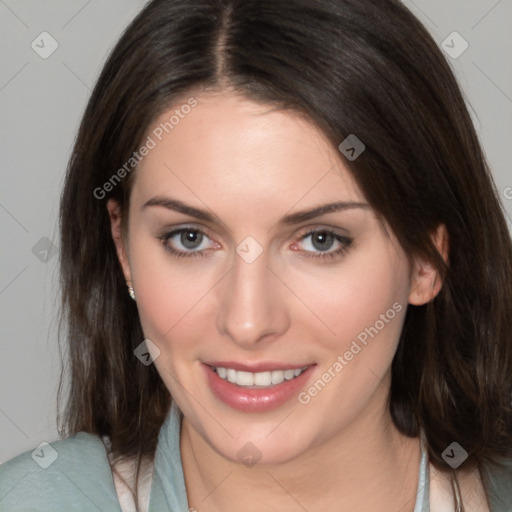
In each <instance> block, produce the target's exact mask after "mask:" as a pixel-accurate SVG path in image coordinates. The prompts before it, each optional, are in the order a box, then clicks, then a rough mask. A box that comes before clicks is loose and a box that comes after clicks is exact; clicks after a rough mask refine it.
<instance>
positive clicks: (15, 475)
mask: <svg viewBox="0 0 512 512" xmlns="http://www.w3.org/2000/svg"><path fill="white" fill-rule="evenodd" d="M0 509H2V510H9V511H13V512H15V511H21V510H24V511H29V510H38V511H46V510H47V511H50V510H51V511H52V512H59V511H66V512H69V511H82V510H83V511H85V510H98V509H99V510H109V511H110V510H112V511H118V512H120V511H121V509H120V506H119V502H118V500H117V498H116V492H115V488H114V483H113V477H112V472H111V469H110V465H109V462H108V457H107V452H106V449H105V446H104V444H103V442H102V441H101V439H100V438H99V437H98V436H95V435H92V434H88V433H86V432H79V433H77V434H74V435H73V436H71V437H69V438H67V439H63V440H60V441H55V442H53V443H49V444H48V443H41V444H40V445H39V446H38V447H37V448H35V449H34V450H29V451H27V452H25V453H22V454H20V455H18V456H16V457H14V458H12V459H11V460H9V461H7V462H5V463H4V464H2V465H0Z"/></svg>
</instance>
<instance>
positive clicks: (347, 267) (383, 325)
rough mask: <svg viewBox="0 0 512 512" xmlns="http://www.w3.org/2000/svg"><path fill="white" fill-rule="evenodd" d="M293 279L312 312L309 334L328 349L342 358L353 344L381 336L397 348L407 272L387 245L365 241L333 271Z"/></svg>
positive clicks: (296, 272)
mask: <svg viewBox="0 0 512 512" xmlns="http://www.w3.org/2000/svg"><path fill="white" fill-rule="evenodd" d="M294 274H295V275H293V276H290V280H291V282H294V283H295V288H294V291H295V292H296V294H297V296H299V297H301V298H302V299H303V302H304V303H305V304H306V305H307V306H308V309H309V310H310V312H311V313H312V314H311V315H309V314H308V315H307V318H308V324H309V329H314V330H315V331H317V333H318V334H317V336H315V338H316V339H317V340H319V342H320V343H321V344H322V345H323V346H324V347H325V348H326V349H328V350H336V351H337V352H338V353H341V354H342V353H343V352H345V351H346V350H349V348H350V346H351V343H352V341H353V340H356V339H359V340H360V341H361V342H362V343H363V345H364V341H365V340H366V341H368V340H369V339H373V338H375V337H376V335H377V334H378V335H379V336H380V339H383V338H385V339H386V340H389V343H388V342H386V343H388V345H392V347H390V348H394V347H395V346H396V343H397V342H398V337H399V334H400V331H401V325H402V317H403V313H405V310H406V307H407V296H408V267H407V265H406V264H405V258H402V256H401V254H400V253H396V252H395V250H394V249H393V248H392V247H391V246H390V245H389V244H388V243H386V242H385V240H383V239H379V238H378V237H373V238H372V239H371V240H367V241H366V243H365V246H364V248H359V249H358V250H357V252H354V253H352V254H350V253H349V254H348V255H347V256H346V258H345V260H343V261H342V262H341V263H340V265H339V266H336V267H335V266H333V267H332V271H331V270H328V271H327V270H325V269H321V270H316V271H313V272H309V273H307V272H303V271H302V272H301V271H294ZM304 327H306V326H304Z"/></svg>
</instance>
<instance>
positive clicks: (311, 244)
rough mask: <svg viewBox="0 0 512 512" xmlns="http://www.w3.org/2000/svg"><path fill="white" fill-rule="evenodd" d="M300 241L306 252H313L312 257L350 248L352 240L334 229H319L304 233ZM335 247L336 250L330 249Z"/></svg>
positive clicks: (326, 255)
mask: <svg viewBox="0 0 512 512" xmlns="http://www.w3.org/2000/svg"><path fill="white" fill-rule="evenodd" d="M299 243H301V244H302V246H303V247H302V249H303V250H304V251H305V252H309V253H312V255H311V256H312V257H328V256H335V255H337V254H342V253H343V252H345V251H346V250H348V248H349V246H350V244H351V243H352V240H351V239H350V238H347V237H345V236H342V235H339V234H337V233H335V232H334V231H329V230H327V229H317V230H314V231H310V232H309V233H306V234H305V235H303V236H302V237H301V239H300V242H299ZM336 246H337V247H336ZM333 247H334V250H330V249H332V248H333Z"/></svg>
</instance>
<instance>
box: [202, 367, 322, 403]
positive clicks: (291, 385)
mask: <svg viewBox="0 0 512 512" xmlns="http://www.w3.org/2000/svg"><path fill="white" fill-rule="evenodd" d="M202 366H203V369H204V371H205V373H206V379H207V382H208V385H209V388H210V390H211V391H212V393H213V395H214V396H215V397H216V398H217V399H219V400H220V401H222V402H223V403H225V404H227V405H229V406H230V407H232V408H234V409H237V410H240V411H244V412H264V411H268V410H272V409H275V408H277V407H280V406H282V405H283V404H285V403H286V402H287V401H289V400H290V399H291V398H293V397H295V396H297V394H298V392H299V391H300V389H301V388H303V386H304V385H305V382H306V380H307V379H308V378H309V376H310V375H311V374H312V372H313V367H314V366H315V364H311V363H309V364H300V363H299V364H283V363H274V362H272V363H260V364H253V365H248V364H243V363H237V362H233V361H209V362H208V363H203V365H202ZM224 372H225V375H224ZM285 374H287V375H286V376H287V377H288V378H285ZM296 374H297V375H296ZM269 376H270V379H271V382H269V380H268V379H269ZM255 378H256V382H255V380H254V379H255ZM272 379H274V382H272ZM230 380H231V381H232V382H230Z"/></svg>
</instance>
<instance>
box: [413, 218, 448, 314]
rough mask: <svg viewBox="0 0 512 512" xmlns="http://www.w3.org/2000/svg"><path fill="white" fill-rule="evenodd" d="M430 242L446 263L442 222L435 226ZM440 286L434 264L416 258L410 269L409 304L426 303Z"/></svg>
mask: <svg viewBox="0 0 512 512" xmlns="http://www.w3.org/2000/svg"><path fill="white" fill-rule="evenodd" d="M432 242H433V243H434V245H435V246H436V248H437V250H438V252H439V254H441V256H442V257H443V259H444V261H445V262H446V263H448V251H449V246H448V244H449V240H448V232H447V231H446V226H445V225H444V224H440V225H439V226H438V227H437V229H436V231H435V232H434V233H433V235H432ZM442 286H443V283H442V282H441V278H440V276H439V272H438V271H437V269H436V268H435V266H434V265H433V264H432V263H431V262H430V261H425V260H422V259H416V260H415V261H414V266H413V268H412V270H411V286H410V292H409V304H412V305H414V306H422V305H423V304H426V303H427V302H429V301H431V300H433V299H434V298H435V297H436V295H437V294H438V293H439V292H440V290H441V288H442Z"/></svg>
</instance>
